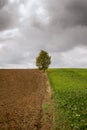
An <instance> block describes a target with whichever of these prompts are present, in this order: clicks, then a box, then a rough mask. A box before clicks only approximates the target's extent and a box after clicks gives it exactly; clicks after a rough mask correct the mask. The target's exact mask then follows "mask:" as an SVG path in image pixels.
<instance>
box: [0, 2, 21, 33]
mask: <svg viewBox="0 0 87 130" xmlns="http://www.w3.org/2000/svg"><path fill="white" fill-rule="evenodd" d="M0 2H1V3H0V31H4V30H7V29H11V28H14V27H16V28H17V26H18V23H19V20H20V14H19V5H20V3H18V2H17V1H16V2H14V4H11V3H10V1H9V0H3V1H2V0H0Z"/></svg>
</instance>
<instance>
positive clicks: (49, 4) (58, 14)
mask: <svg viewBox="0 0 87 130" xmlns="http://www.w3.org/2000/svg"><path fill="white" fill-rule="evenodd" d="M21 3H22V4H23V5H22V6H21V12H22V13H21V14H20V11H19V7H20V5H21ZM86 3H87V2H86V0H83V1H81V0H37V1H31V0H30V1H28V0H26V1H24V0H19V1H18V2H17V1H16V0H14V2H13V3H10V2H9V3H6V4H3V5H2V7H1V10H0V31H3V35H2V36H3V37H2V38H1V37H0V45H1V46H0V65H2V66H4V67H5V66H10V67H11V66H16V67H19V66H20V67H24V66H28V65H29V67H32V66H34V64H35V58H36V56H37V55H38V53H39V51H40V50H41V49H44V50H47V51H48V52H49V53H50V55H51V56H52V65H51V66H52V67H56V66H57V67H64V66H65V67H75V66H76V67H79V66H81V67H83V66H86V65H87V64H86V63H87V62H86V58H87V54H86V53H85V54H84V57H85V58H84V60H83V53H80V51H81V50H79V51H78V47H79V48H82V47H83V46H84V48H83V49H82V50H84V51H85V52H86V50H85V48H87V27H86V21H87V18H86V17H87V14H86V12H87V11H86V8H87V7H86V5H87V4H86ZM14 27H15V28H18V31H17V32H15V35H14V33H13V32H14V31H13V30H14V29H13V28H14ZM10 28H11V29H10ZM8 29H10V30H11V31H12V33H11V31H10V33H9V30H8ZM5 30H7V32H6V33H4V31H5ZM2 40H3V41H2ZM3 43H4V46H2V44H3ZM75 48H76V50H77V53H78V55H77V53H76V51H74V49H75ZM72 50H73V51H72ZM69 51H70V52H69ZM74 54H75V55H74ZM76 56H77V57H76ZM70 57H71V58H70ZM80 57H81V61H78V58H80Z"/></svg>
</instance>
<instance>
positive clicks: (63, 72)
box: [47, 69, 87, 130]
mask: <svg viewBox="0 0 87 130" xmlns="http://www.w3.org/2000/svg"><path fill="white" fill-rule="evenodd" d="M47 74H48V78H49V80H50V84H51V87H52V91H53V96H52V99H53V101H54V109H53V129H54V130H87V69H49V70H48V71H47Z"/></svg>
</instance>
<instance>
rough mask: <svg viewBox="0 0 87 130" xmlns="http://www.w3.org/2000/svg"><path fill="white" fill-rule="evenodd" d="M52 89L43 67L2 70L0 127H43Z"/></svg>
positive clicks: (3, 129) (7, 129) (9, 129)
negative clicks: (44, 111)
mask: <svg viewBox="0 0 87 130" xmlns="http://www.w3.org/2000/svg"><path fill="white" fill-rule="evenodd" d="M49 93H50V90H49V89H48V79H47V76H46V74H45V73H43V72H41V71H39V70H36V69H32V70H30V69H22V70H17V69H16V70H12V69H11V70H9V69H2V70H0V130H41V127H42V122H41V119H42V116H43V110H42V104H43V102H44V101H46V100H48V99H49V98H50V94H49ZM47 95H49V96H47ZM45 129H46V128H45ZM45 129H44V130H45ZM47 130H50V127H49V128H47Z"/></svg>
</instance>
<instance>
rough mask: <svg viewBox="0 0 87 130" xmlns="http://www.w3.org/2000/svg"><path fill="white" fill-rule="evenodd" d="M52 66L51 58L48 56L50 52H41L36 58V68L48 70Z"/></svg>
mask: <svg viewBox="0 0 87 130" xmlns="http://www.w3.org/2000/svg"><path fill="white" fill-rule="evenodd" d="M50 64H51V57H50V56H49V55H48V52H46V51H44V50H41V52H40V53H39V55H38V57H37V58H36V66H37V67H38V68H39V70H44V71H45V70H46V69H48V67H49V65H50Z"/></svg>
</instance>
